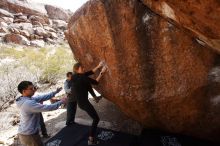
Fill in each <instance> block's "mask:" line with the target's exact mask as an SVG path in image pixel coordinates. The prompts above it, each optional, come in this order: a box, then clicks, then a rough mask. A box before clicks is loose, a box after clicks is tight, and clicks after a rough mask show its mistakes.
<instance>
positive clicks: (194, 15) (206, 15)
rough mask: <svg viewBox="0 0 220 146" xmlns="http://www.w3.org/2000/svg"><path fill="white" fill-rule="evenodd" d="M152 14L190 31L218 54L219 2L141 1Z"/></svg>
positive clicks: (214, 0)
mask: <svg viewBox="0 0 220 146" xmlns="http://www.w3.org/2000/svg"><path fill="white" fill-rule="evenodd" d="M142 1H143V2H144V4H146V5H147V6H148V7H149V8H151V9H152V10H153V11H154V12H156V13H158V14H160V15H162V16H163V17H164V18H166V19H170V20H171V21H173V22H175V23H177V24H179V25H181V26H183V27H185V28H186V29H188V30H190V32H191V33H193V34H194V35H195V37H197V38H198V39H199V40H201V41H203V42H204V43H205V44H206V45H207V46H209V47H211V48H212V49H214V50H217V51H218V52H220V27H219V26H220V17H219V15H220V1H219V0H208V1H204V0H203V1H192V0H184V1H181V0H180V1H174V0H157V1H155V0H142Z"/></svg>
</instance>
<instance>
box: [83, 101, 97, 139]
mask: <svg viewBox="0 0 220 146" xmlns="http://www.w3.org/2000/svg"><path fill="white" fill-rule="evenodd" d="M80 105H81V106H80ZM80 105H79V107H80V108H81V109H82V110H84V111H86V112H87V114H88V115H89V116H90V117H91V118H92V119H93V122H92V127H91V128H90V131H89V136H91V137H95V136H96V129H97V125H98V123H99V120H100V119H99V116H98V114H97V112H96V110H95V108H94V107H93V106H92V104H91V103H90V102H86V103H83V104H80Z"/></svg>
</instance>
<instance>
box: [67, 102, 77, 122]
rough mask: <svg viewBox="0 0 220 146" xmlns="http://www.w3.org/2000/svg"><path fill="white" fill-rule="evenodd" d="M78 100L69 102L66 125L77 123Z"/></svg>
mask: <svg viewBox="0 0 220 146" xmlns="http://www.w3.org/2000/svg"><path fill="white" fill-rule="evenodd" d="M76 108H77V102H76V101H71V102H68V103H67V118H66V125H67V126H68V125H71V124H74V123H75V121H74V120H75V115H76Z"/></svg>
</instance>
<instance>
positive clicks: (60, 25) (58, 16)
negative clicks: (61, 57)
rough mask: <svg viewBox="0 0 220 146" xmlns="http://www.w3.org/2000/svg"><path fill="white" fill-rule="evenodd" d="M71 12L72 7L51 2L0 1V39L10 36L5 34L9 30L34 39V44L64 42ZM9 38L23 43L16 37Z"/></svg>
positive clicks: (32, 42)
mask: <svg viewBox="0 0 220 146" xmlns="http://www.w3.org/2000/svg"><path fill="white" fill-rule="evenodd" d="M70 15H71V12H70V11H69V10H64V9H61V8H57V7H54V6H50V5H44V4H39V3H34V2H31V1H26V0H24V1H20V0H2V1H1V2H0V33H1V34H0V43H1V42H3V41H4V40H7V39H5V38H7V37H8V36H7V37H4V36H5V35H6V34H7V33H12V34H19V35H22V36H23V37H25V39H28V41H31V43H30V44H31V45H34V46H38V47H41V46H44V44H45V43H49V44H59V43H62V42H63V41H65V36H64V31H65V30H66V28H67V21H68V20H69V17H70ZM7 30H9V31H7ZM11 36H13V37H12V38H19V37H17V36H16V37H14V36H15V35H11ZM23 37H22V39H23ZM39 39H40V40H39ZM14 40H15V41H14ZM42 41H44V42H42ZM6 42H14V43H19V44H23V43H20V41H17V40H16V39H10V41H6ZM27 44H28V43H27ZM39 44H40V45H39Z"/></svg>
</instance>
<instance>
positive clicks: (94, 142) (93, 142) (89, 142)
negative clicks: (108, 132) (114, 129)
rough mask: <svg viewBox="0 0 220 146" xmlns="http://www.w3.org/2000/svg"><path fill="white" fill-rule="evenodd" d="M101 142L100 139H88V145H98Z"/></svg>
mask: <svg viewBox="0 0 220 146" xmlns="http://www.w3.org/2000/svg"><path fill="white" fill-rule="evenodd" d="M99 143H100V142H99V141H98V140H93V141H91V140H88V145H97V144H99Z"/></svg>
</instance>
